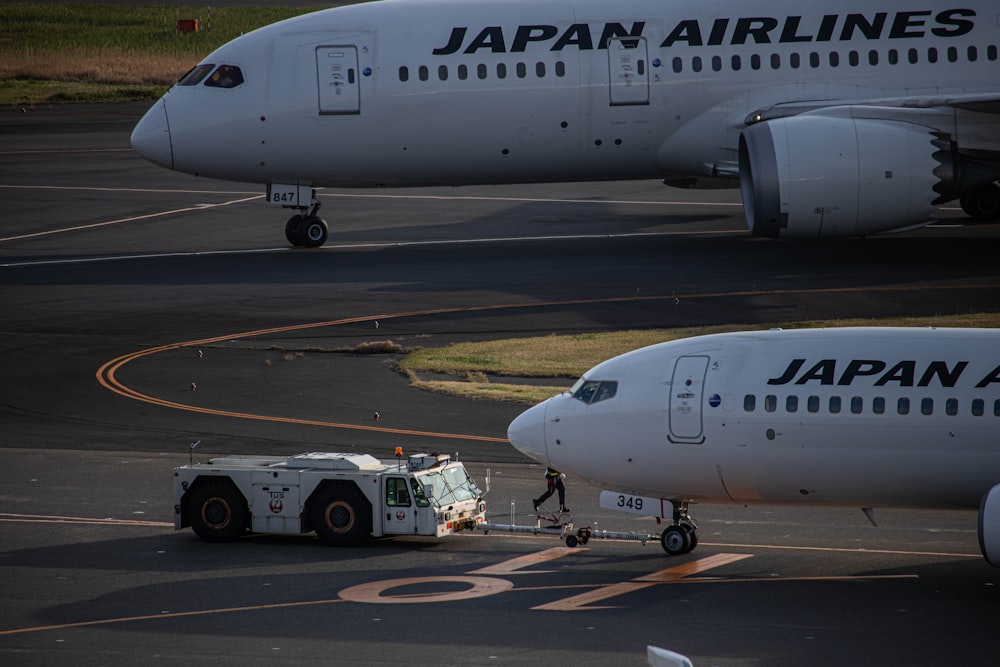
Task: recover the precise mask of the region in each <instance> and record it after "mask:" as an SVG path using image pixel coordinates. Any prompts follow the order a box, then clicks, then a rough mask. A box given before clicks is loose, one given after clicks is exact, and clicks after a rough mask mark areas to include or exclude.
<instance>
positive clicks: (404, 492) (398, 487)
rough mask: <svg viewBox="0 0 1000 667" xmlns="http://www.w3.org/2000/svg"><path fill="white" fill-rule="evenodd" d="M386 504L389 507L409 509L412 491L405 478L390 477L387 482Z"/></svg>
mask: <svg viewBox="0 0 1000 667" xmlns="http://www.w3.org/2000/svg"><path fill="white" fill-rule="evenodd" d="M385 504H386V505H388V506H389V507H409V506H410V490H409V489H408V488H407V486H406V479H404V478H403V477H389V478H388V479H386V480H385Z"/></svg>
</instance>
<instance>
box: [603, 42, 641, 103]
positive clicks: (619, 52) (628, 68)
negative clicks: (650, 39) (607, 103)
mask: <svg viewBox="0 0 1000 667" xmlns="http://www.w3.org/2000/svg"><path fill="white" fill-rule="evenodd" d="M608 58H609V62H608V68H609V74H610V77H611V79H610V85H609V88H610V90H611V106H622V105H628V104H649V55H648V52H647V49H646V38H645V37H615V38H612V39H609V40H608Z"/></svg>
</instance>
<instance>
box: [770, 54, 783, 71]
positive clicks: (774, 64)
mask: <svg viewBox="0 0 1000 667" xmlns="http://www.w3.org/2000/svg"><path fill="white" fill-rule="evenodd" d="M771 69H781V56H779V55H778V54H777V53H772V54H771Z"/></svg>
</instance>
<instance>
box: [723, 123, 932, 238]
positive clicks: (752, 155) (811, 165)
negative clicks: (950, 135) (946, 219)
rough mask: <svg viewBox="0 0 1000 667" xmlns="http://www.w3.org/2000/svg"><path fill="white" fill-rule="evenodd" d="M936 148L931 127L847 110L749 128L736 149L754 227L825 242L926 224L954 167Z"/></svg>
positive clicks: (747, 210) (745, 204) (765, 233)
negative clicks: (945, 171) (950, 167)
mask: <svg viewBox="0 0 1000 667" xmlns="http://www.w3.org/2000/svg"><path fill="white" fill-rule="evenodd" d="M936 140H937V136H936V135H935V134H934V130H933V129H931V128H928V127H925V126H923V125H918V124H915V123H909V122H905V121H899V120H884V119H878V118H857V117H855V116H854V115H853V112H852V109H851V108H850V107H839V108H836V109H825V110H823V111H821V112H813V113H807V114H802V115H799V116H791V117H788V118H778V119H775V120H771V121H767V122H763V123H759V124H756V125H751V126H750V127H748V128H746V129H745V130H743V133H742V134H741V135H740V146H739V160H740V191H741V193H742V195H743V211H744V213H745V215H746V219H747V226H748V227H749V228H750V231H751V232H753V233H754V234H758V235H760V236H769V237H772V238H778V237H782V238H819V237H838V236H865V235H868V234H876V233H879V232H888V231H896V230H902V229H907V228H911V227H915V226H920V225H922V224H926V223H927V222H929V221H930V218H931V211H932V209H933V202H934V200H935V199H937V198H938V196H939V195H938V193H937V192H935V186H936V185H937V186H938V189H940V187H941V185H940V183H939V182H940V180H941V179H940V178H939V175H938V174H940V173H942V167H943V166H944V167H947V165H942V162H943V161H944V162H947V158H944V157H943V154H944V152H943V151H942V150H941V149H940V148H939V147H938V145H939V142H938V143H936Z"/></svg>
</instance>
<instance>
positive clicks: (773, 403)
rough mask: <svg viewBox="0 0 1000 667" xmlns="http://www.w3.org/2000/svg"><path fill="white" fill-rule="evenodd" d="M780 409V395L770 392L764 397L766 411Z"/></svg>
mask: <svg viewBox="0 0 1000 667" xmlns="http://www.w3.org/2000/svg"><path fill="white" fill-rule="evenodd" d="M777 409H778V397H777V396H775V395H774V394H768V395H767V396H765V397H764V411H765V412H774V411H775V410H777Z"/></svg>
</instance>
